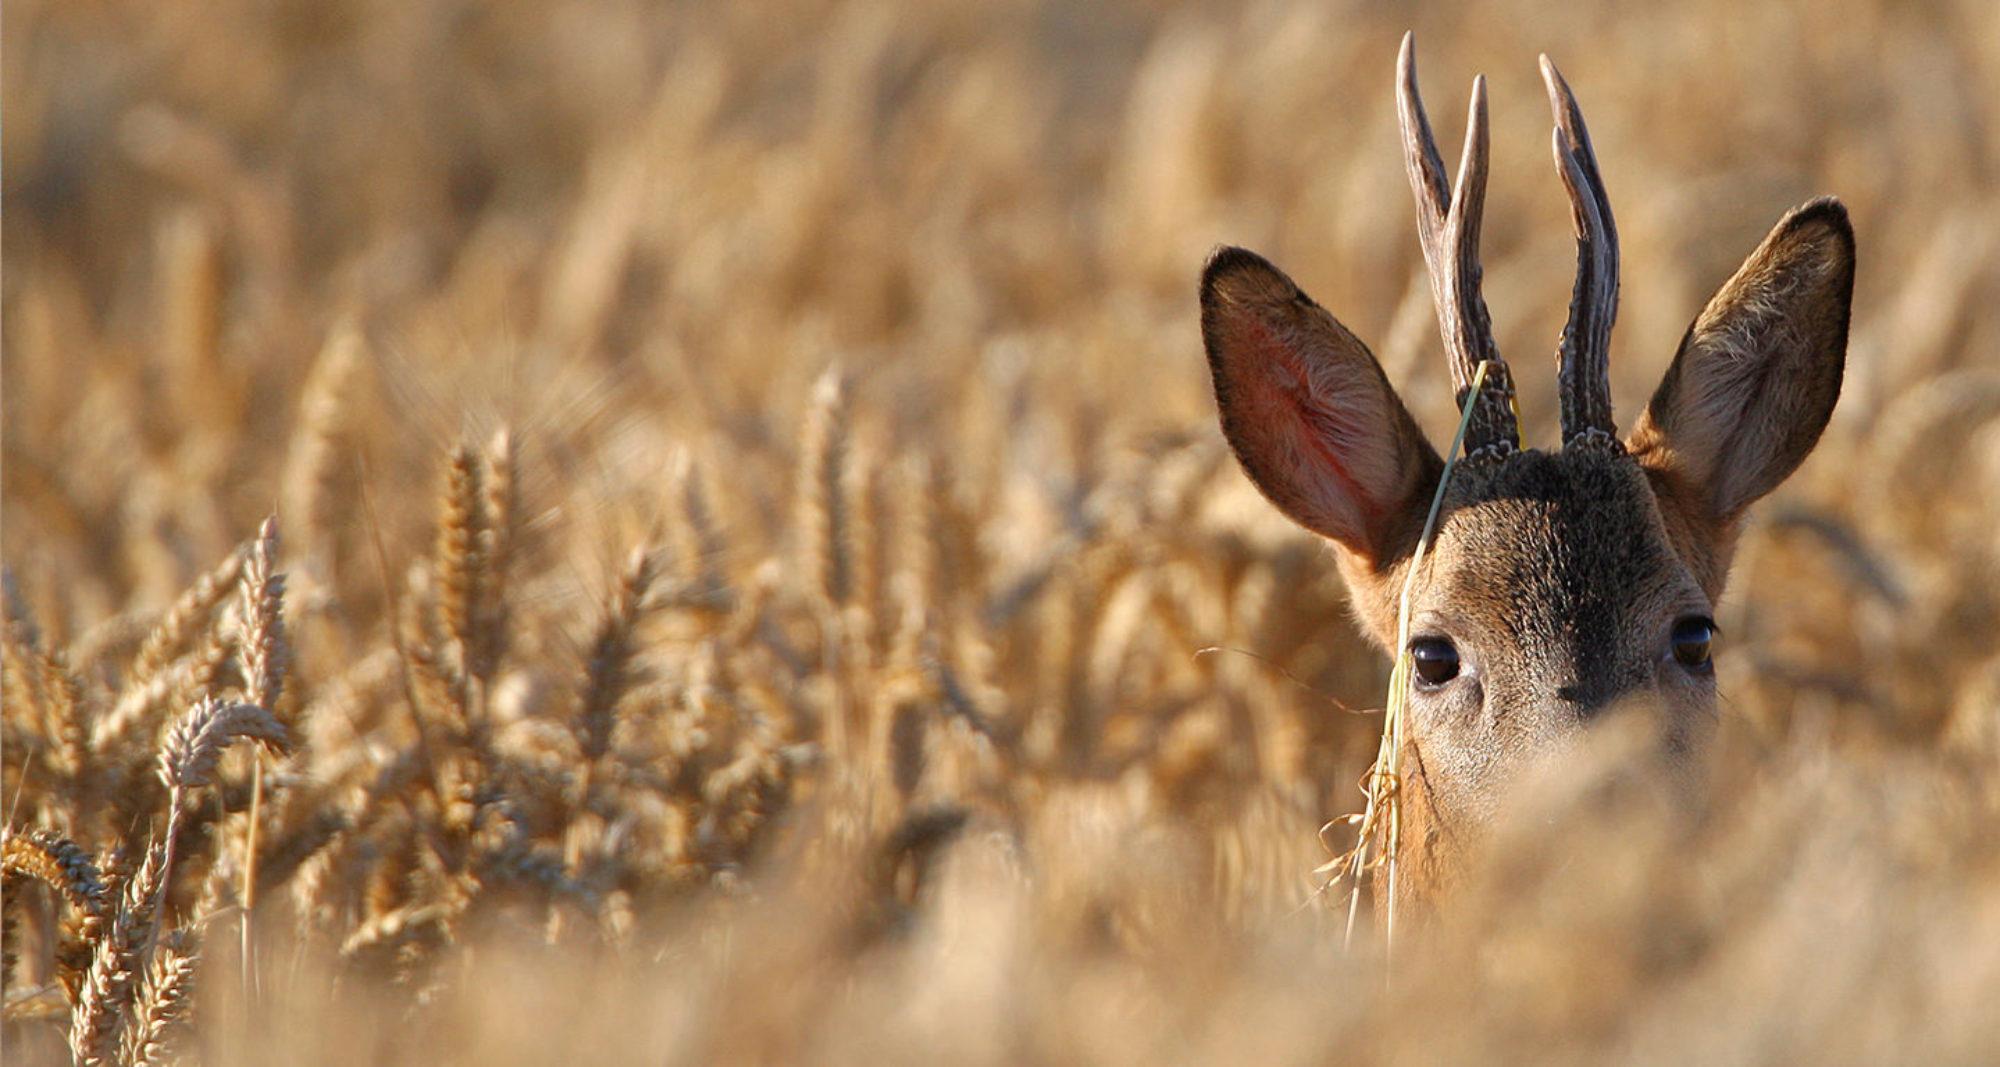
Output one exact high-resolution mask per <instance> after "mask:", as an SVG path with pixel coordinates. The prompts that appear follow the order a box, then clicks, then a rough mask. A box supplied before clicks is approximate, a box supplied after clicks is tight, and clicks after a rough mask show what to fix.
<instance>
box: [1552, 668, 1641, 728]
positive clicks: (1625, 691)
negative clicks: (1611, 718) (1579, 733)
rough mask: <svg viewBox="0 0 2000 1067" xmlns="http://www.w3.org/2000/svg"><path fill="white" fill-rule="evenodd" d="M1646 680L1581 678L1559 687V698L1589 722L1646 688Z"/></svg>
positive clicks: (1582, 720) (1557, 690)
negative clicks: (1643, 687) (1644, 683)
mask: <svg viewBox="0 0 2000 1067" xmlns="http://www.w3.org/2000/svg"><path fill="white" fill-rule="evenodd" d="M1643 681H1644V679H1642V678H1627V677H1620V676H1615V675H1606V676H1602V677H1595V678H1589V677H1587V678H1581V679H1578V680H1576V681H1573V682H1570V683H1568V684H1566V685H1559V686H1557V687H1556V699H1557V700H1559V701H1561V702H1562V703H1563V704H1564V705H1566V706H1567V707H1568V708H1569V709H1570V712H1571V714H1573V715H1575V716H1576V718H1577V720H1578V721H1580V722H1589V721H1591V720H1593V719H1595V718H1597V717H1598V716H1600V715H1602V714H1603V713H1604V712H1606V711H1609V710H1610V709H1611V708H1613V707H1615V706H1618V705H1619V704H1622V703H1624V702H1625V701H1626V699H1627V698H1629V697H1631V696H1632V695H1633V694H1634V693H1636V692H1638V691H1639V690H1640V689H1641V688H1642V684H1643Z"/></svg>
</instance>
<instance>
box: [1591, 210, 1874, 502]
mask: <svg viewBox="0 0 2000 1067" xmlns="http://www.w3.org/2000/svg"><path fill="white" fill-rule="evenodd" d="M1853 295H1854V230H1853V228H1852V227H1850V226H1849V225H1848V222H1847V209H1846V208H1844V207H1842V206H1841V204H1840V201H1838V200H1834V199H1832V198H1830V197H1829V198H1825V199H1820V200H1815V201H1813V202H1811V203H1809V204H1806V205H1804V206H1803V207H1799V208H1796V209H1794V210H1793V211H1792V212H1791V213H1790V214H1788V215H1786V216H1785V217H1784V219H1782V220H1781V221H1780V222H1779V223H1778V225H1777V227H1776V228H1774V229H1773V230H1772V231H1771V234H1770V236H1768V237H1766V238H1764V243H1763V244H1762V245H1759V246H1758V248H1757V251H1755V252H1753V253H1751V254H1750V258H1749V259H1747V260H1744V261H1743V266H1742V267H1741V268H1739V269H1738V270H1737V271H1736V274H1735V276H1734V277H1732V278H1730V279H1729V281H1727V282H1725V283H1723V286H1722V288H1721V289H1720V290H1718V291H1717V292H1716V294H1715V296H1714V297H1712V298H1711V299H1710V300H1709V302H1708V306H1707V307H1706V308H1703V309H1702V312H1701V314H1700V315H1699V316H1697V317H1696V318H1695V320H1694V323H1693V325H1691V326H1689V327H1688V332H1687V336H1686V337H1684V338H1683V339H1682V340H1681V348H1680V352H1679V354H1677V355H1676V356H1674V362H1673V366H1672V367H1670V368H1668V370H1667V376H1666V378H1665V380H1663V381H1662V382H1661V383H1660V388H1659V390H1658V391H1657V392H1655V393H1654V394H1653V400H1652V403H1650V404H1649V405H1647V407H1646V413H1645V415H1644V416H1642V417H1641V418H1640V420H1639V424H1638V426H1637V427H1635V428H1634V429H1633V431H1632V438H1631V442H1630V448H1631V452H1632V454H1633V455H1634V456H1636V457H1638V458H1639V460H1640V462H1641V463H1644V464H1646V465H1647V466H1648V467H1650V468H1653V469H1655V470H1658V471H1661V472H1663V473H1666V474H1667V475H1669V476H1670V477H1671V478H1672V479H1673V480H1674V481H1675V482H1677V483H1678V485H1679V487H1680V488H1681V490H1682V495H1683V498H1684V499H1688V500H1690V501H1693V502H1700V503H1701V504H1703V505H1705V508H1706V510H1707V512H1708V514H1707V515H1706V516H1705V517H1706V518H1708V519H1710V520H1712V521H1719V522H1728V521H1730V520H1732V519H1734V518H1735V517H1736V516H1738V515H1739V514H1741V513H1742V511H1743V509H1744V508H1746V507H1748V506H1749V505H1750V504H1752V503H1754V502H1755V501H1756V500H1757V499H1758V498H1759V497H1762V496H1763V495H1764V494H1766V493H1768V492H1770V491H1771V490H1772V489H1775V488H1777V486H1778V483H1780V482H1782V481H1784V480H1785V478H1786V477H1787V476H1788V475H1790V474H1791V473H1792V471H1794V470H1796V469H1797V468H1798V465H1799V464H1800V463H1801V462H1803V461H1804V460H1805V458H1806V454H1807V453H1809V452H1811V451H1812V448H1813V445H1814V444H1816V443H1818V441H1819V435H1820V431H1822V430H1824V429H1826V423H1827V419H1828V418H1829V417H1831V416H1832V414H1833V404H1834V401H1835V400H1837V399H1838V398H1839V396H1840V379H1841V373H1842V370H1843V368H1844V366H1845V364H1846V361H1847V318H1848V306H1849V304H1850V303H1851V302H1852V299H1853Z"/></svg>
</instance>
